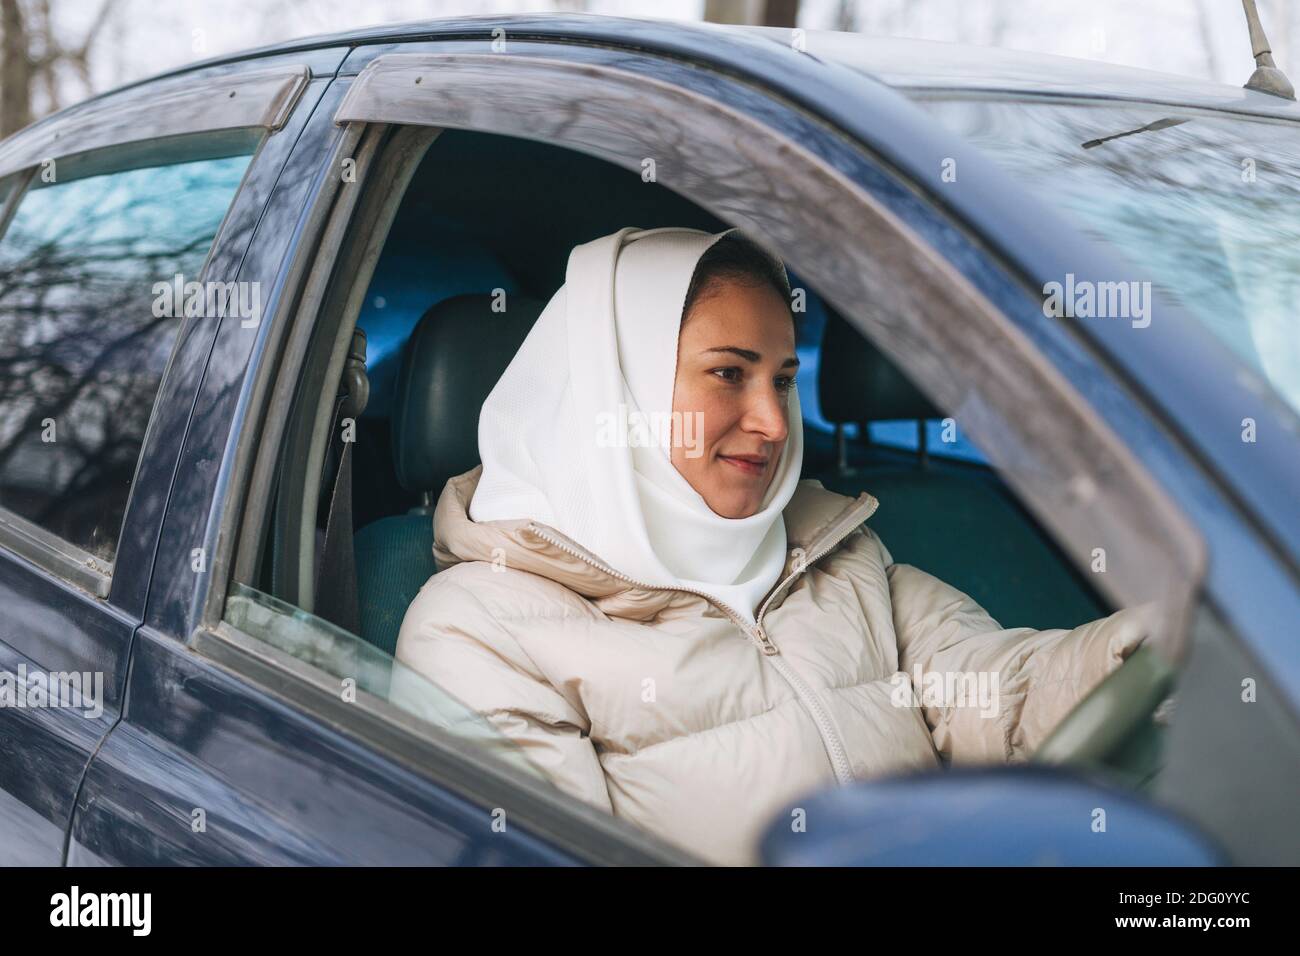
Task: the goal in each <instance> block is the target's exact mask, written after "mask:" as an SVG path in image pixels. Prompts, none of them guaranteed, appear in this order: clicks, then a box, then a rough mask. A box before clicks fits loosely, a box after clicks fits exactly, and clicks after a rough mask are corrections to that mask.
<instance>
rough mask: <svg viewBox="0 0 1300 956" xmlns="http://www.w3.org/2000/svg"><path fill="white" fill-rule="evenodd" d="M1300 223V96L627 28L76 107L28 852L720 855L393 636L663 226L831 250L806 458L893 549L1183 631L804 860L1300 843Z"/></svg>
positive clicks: (839, 41) (38, 200) (816, 255)
mask: <svg viewBox="0 0 1300 956" xmlns="http://www.w3.org/2000/svg"><path fill="white" fill-rule="evenodd" d="M1297 210H1300V106H1297V104H1296V102H1295V101H1294V100H1291V99H1287V98H1285V97H1283V96H1279V95H1275V94H1270V93H1268V92H1262V91H1259V90H1255V89H1243V88H1236V87H1229V86H1223V85H1218V84H1209V83H1203V82H1199V81H1194V80H1189V79H1184V78H1179V77H1170V76H1165V75H1162V74H1157V73H1150V72H1146V71H1142V70H1135V69H1128V68H1121V67H1117V66H1108V65H1102V64H1097V63H1085V62H1076V61H1071V60H1066V59H1059V58H1052V57H1045V56H1036V55H1032V54H1024V53H1012V52H1008V51H997V50H980V49H975V48H966V47H962V46H956V45H948V44H934V43H924V42H919V41H908V40H874V39H869V38H866V37H861V36H856V35H850V34H840V33H821V32H816V31H807V32H805V31H799V30H795V31H791V30H781V29H773V28H753V27H721V26H715V25H705V24H685V23H669V22H666V21H656V20H632V19H622V18H606V17H595V16H585V15H550V16H543V15H511V16H500V17H495V16H494V17H466V18H457V19H446V20H437V21H431V22H426V23H415V24H407V25H401V26H393V27H377V28H372V29H367V30H362V31H357V32H353V33H347V34H339V35H334V36H325V37H315V38H310V39H305V40H300V41H295V42H291V43H285V44H281V45H278V46H275V47H272V48H267V49H260V50H255V51H252V52H248V53H245V54H242V55H239V56H232V57H228V58H223V59H220V60H214V61H208V62H204V63H200V64H197V65H194V66H192V67H189V68H186V69H183V70H180V71H177V72H173V73H169V74H166V75H163V76H159V77H156V78H154V79H150V80H148V81H145V82H141V83H137V84H134V85H131V86H127V87H124V88H122V89H119V90H116V91H113V92H111V93H107V94H105V95H102V96H99V97H96V98H94V99H91V100H89V101H87V102H84V103H81V104H79V105H77V106H74V107H71V108H69V109H66V110H63V111H62V112H59V113H57V114H55V115H53V116H50V117H48V118H46V119H44V120H41V121H40V122H38V123H35V124H34V125H32V126H30V127H28V128H27V129H25V130H22V131H20V132H19V133H17V134H15V135H13V136H12V137H10V138H8V139H7V140H5V141H4V142H3V143H0V609H2V610H0V620H2V621H3V628H2V629H0V864H3V865H60V864H66V865H73V866H82V865H150V864H203V865H213V864H216V865H222V864H225V865H230V864H233V865H243V864H455V865H491V864H516V865H572V864H606V865H608V864H683V865H690V864H693V863H698V862H699V860H698V859H697V858H696V857H694V856H693V855H692V854H691V853H690V852H689V850H688V849H687V848H680V847H677V846H673V845H669V844H668V843H666V842H664V841H662V840H660V839H658V838H656V837H654V836H653V835H651V834H648V833H646V832H643V831H642V830H640V829H638V828H636V827H634V826H632V825H631V824H629V823H627V822H626V821H624V820H621V819H618V818H615V817H612V816H609V815H607V814H604V813H602V812H600V811H598V810H596V809H594V808H592V807H589V806H585V805H583V804H581V803H580V802H579V801H575V800H574V799H572V798H570V797H568V796H566V795H565V794H564V793H562V792H561V791H560V790H558V789H557V788H556V787H555V786H554V785H553V784H552V783H551V782H550V780H549V779H548V777H547V774H546V772H545V771H544V769H542V768H540V767H538V766H535V765H534V764H533V763H532V762H531V761H530V759H529V757H528V755H527V754H526V753H524V752H522V751H521V750H520V749H519V748H517V747H516V746H514V745H513V744H512V743H511V741H510V740H509V739H507V738H506V737H505V736H503V735H502V734H501V733H500V732H498V731H497V730H496V729H495V728H494V726H493V725H492V724H491V722H490V721H488V720H487V719H486V718H485V717H484V716H483V715H480V714H476V713H474V712H473V711H471V710H469V709H468V708H467V707H465V706H464V705H462V704H461V703H460V702H458V701H457V700H455V699H454V697H452V696H451V695H450V694H448V693H446V692H445V691H442V690H441V689H440V688H439V687H437V686H436V685H435V684H433V683H431V682H429V681H427V680H426V679H425V678H424V677H422V676H420V675H417V674H415V673H413V672H411V671H409V670H407V669H406V668H404V667H403V666H401V665H400V664H397V663H396V662H395V661H394V658H393V651H394V648H395V644H396V640H397V630H398V626H399V625H400V623H401V621H402V617H403V614H404V613H405V610H406V608H407V606H408V605H409V603H410V602H411V600H412V599H413V597H414V596H415V593H416V592H417V591H418V590H419V588H420V586H421V585H422V584H423V583H424V582H425V581H426V580H428V578H429V577H430V576H431V575H433V574H434V573H436V571H437V568H436V567H435V564H434V558H433V554H432V534H433V528H432V518H431V516H432V510H433V504H434V503H435V502H436V500H437V497H438V495H439V493H440V492H441V490H442V488H443V486H444V485H445V483H446V482H447V480H448V479H449V478H450V477H452V476H454V475H458V474H461V473H463V472H465V471H467V470H469V469H470V468H472V467H473V466H474V465H475V464H477V424H478V410H479V407H480V406H481V404H482V402H483V400H484V399H485V397H486V396H487V394H488V392H489V391H490V389H491V388H492V386H493V384H494V383H495V382H496V380H497V378H498V376H500V374H501V372H502V371H503V370H504V368H505V366H506V364H507V363H508V362H509V361H510V358H511V357H512V355H513V354H514V352H515V350H516V349H517V348H518V347H519V345H520V343H521V342H522V340H523V337H524V336H525V335H526V334H527V332H528V330H529V328H530V324H531V322H532V320H533V319H535V318H536V316H537V315H538V314H539V312H540V310H541V308H542V306H543V304H544V303H545V302H546V300H547V299H548V298H549V296H550V295H551V294H552V293H553V292H554V291H555V289H556V288H558V287H559V285H560V284H561V283H562V282H563V280H564V267H565V263H566V259H567V255H568V251H569V250H570V249H571V248H572V247H573V246H575V245H577V244H579V243H583V242H586V241H589V240H590V239H593V238H595V237H597V236H601V235H606V234H609V233H611V232H614V231H616V230H617V229H620V228H622V227H624V226H628V225H635V226H638V227H641V228H652V227H656V226H668V225H672V226H692V227H697V228H701V229H707V230H710V231H714V232H716V231H720V230H721V229H724V228H728V227H731V226H737V227H740V228H742V229H744V230H746V231H747V232H749V233H751V234H753V235H755V236H761V237H763V238H764V239H765V240H766V241H767V242H768V243H770V244H771V246H772V247H773V248H774V249H775V250H776V251H777V252H779V253H780V254H781V256H782V257H783V258H784V260H785V261H786V263H787V264H788V265H789V268H790V272H791V280H792V283H793V284H794V285H795V286H796V288H797V289H798V290H799V291H800V292H801V293H802V295H803V297H804V301H803V303H802V305H803V311H802V315H800V316H799V320H798V344H799V350H800V353H801V357H802V359H803V360H804V368H805V372H804V373H803V374H802V375H801V376H800V382H799V388H800V390H801V393H802V402H801V404H802V406H803V408H804V413H805V436H806V437H805V442H806V447H807V450H806V460H805V465H804V471H805V477H809V478H817V479H820V480H821V481H822V483H823V484H824V485H825V486H826V487H828V488H831V489H833V490H835V491H838V492H842V493H846V494H854V495H856V494H857V493H858V492H860V491H863V490H867V491H870V492H871V493H872V494H873V495H875V496H876V497H877V498H878V499H879V500H880V501H881V507H880V509H879V511H878V513H877V514H876V515H875V516H873V517H872V518H871V519H870V520H871V524H872V527H873V528H875V530H876V531H878V532H879V533H880V535H881V537H882V538H883V539H884V540H886V541H888V542H889V546H890V549H891V551H892V552H893V557H894V558H895V560H897V561H902V562H907V563H910V564H914V565H917V566H919V567H921V568H923V569H925V570H927V571H929V572H931V573H933V574H935V575H937V576H939V577H940V578H942V579H944V580H945V581H948V582H950V583H952V584H953V585H954V586H956V587H958V588H959V589H961V590H962V591H964V592H966V593H967V594H969V595H971V596H972V597H973V598H975V599H976V600H977V601H978V602H979V603H980V604H981V605H982V606H983V607H984V608H986V609H987V610H988V611H989V613H990V614H991V615H992V616H993V617H995V618H996V619H997V620H998V621H999V622H1000V623H1001V624H1002V625H1003V626H1006V627H1011V626H1022V625H1023V626H1030V627H1039V628H1042V627H1074V626H1076V625H1078V624H1080V623H1083V622H1086V621H1089V620H1092V619H1094V618H1097V617H1100V616H1102V615H1105V614H1108V613H1110V612H1111V611H1113V610H1115V609H1118V608H1121V607H1127V606H1133V605H1138V604H1143V603H1147V602H1157V603H1158V604H1159V606H1160V608H1161V610H1162V614H1161V619H1162V625H1161V628H1160V629H1159V631H1158V632H1157V633H1155V634H1152V635H1151V636H1150V637H1149V639H1148V640H1147V642H1146V644H1145V645H1144V646H1143V648H1142V650H1141V651H1140V652H1139V653H1136V654H1134V655H1133V656H1132V657H1131V658H1130V659H1129V660H1128V661H1127V662H1126V663H1125V664H1124V666H1123V667H1121V668H1119V669H1118V670H1117V671H1116V672H1115V673H1114V674H1113V675H1111V676H1110V677H1109V678H1108V679H1106V680H1105V681H1104V682H1103V683H1102V684H1101V685H1099V686H1098V687H1097V688H1096V689H1095V690H1094V691H1092V692H1091V693H1090V694H1089V695H1088V696H1087V697H1086V698H1085V699H1084V700H1083V701H1082V703H1080V704H1079V706H1078V707H1077V708H1076V709H1075V710H1074V711H1073V712H1071V713H1070V714H1069V716H1067V717H1066V718H1065V720H1064V721H1063V722H1062V723H1061V724H1060V725H1059V726H1058V727H1057V728H1056V729H1055V730H1054V732H1053V734H1052V736H1051V737H1050V738H1049V739H1048V741H1047V742H1046V743H1045V744H1044V745H1043V747H1042V748H1040V750H1039V751H1038V752H1037V753H1036V754H1035V756H1034V759H1033V761H1032V762H1031V764H1030V765H1029V766H1020V767H1006V766H1002V767H951V768H943V769H942V770H939V771H936V772H931V773H929V774H925V775H920V776H914V777H900V778H892V779H887V780H863V781H859V782H857V783H855V784H853V785H851V786H848V787H842V788H836V789H833V790H831V791H827V792H824V793H816V794H809V795H808V796H807V800H806V801H803V802H801V806H802V807H804V808H805V809H806V808H809V807H814V806H815V807H817V808H818V810H817V816H816V819H817V821H818V826H817V827H816V828H814V830H813V831H809V832H806V833H804V832H794V831H793V830H792V828H791V826H790V824H789V819H790V817H789V815H788V814H783V815H781V816H780V817H778V818H777V819H775V820H774V821H773V823H772V828H771V830H770V831H769V832H768V833H767V835H766V837H765V838H764V840H763V843H762V847H761V851H762V856H763V859H764V860H765V861H766V862H768V863H770V864H774V865H781V864H814V865H815V864H827V863H832V864H892V863H922V864H952V863H1026V864H1030V863H1042V862H1055V863H1083V864H1106V863H1109V864H1141V863H1188V864H1200V863H1211V864H1213V863H1232V864H1257V863H1265V864H1269V863H1285V864H1292V865H1294V864H1297V863H1300V800H1298V799H1297V796H1298V795H1300V335H1298V334H1297V328H1298V327H1297V325H1296V319H1295V317H1296V306H1295V303H1296V301H1297V299H1298V298H1300V295H1298V294H1300V213H1298V212H1297ZM506 296H508V297H510V300H511V303H512V307H511V309H510V310H509V311H508V312H505V311H501V310H499V309H497V308H494V303H496V302H498V301H499V300H500V299H501V298H502V297H506ZM399 683H401V685H402V687H403V688H404V691H405V692H404V693H402V694H401V695H397V694H394V693H392V691H393V688H394V687H395V686H397V685H398V684H399ZM413 687H416V688H419V689H420V692H419V693H414V694H413V693H410V690H411V688H413ZM399 699H400V701H401V702H402V703H398V701H399ZM412 700H414V701H417V702H418V704H412V703H411V701H412ZM1098 808H1104V809H1105V811H1106V813H1105V814H1104V816H1105V817H1106V821H1107V822H1106V823H1105V824H1104V825H1103V826H1102V827H1101V831H1105V832H1109V833H1112V834H1117V835H1118V836H1119V837H1120V839H1113V840H1106V841H1100V840H1098V839H1097V834H1098V832H1101V831H1099V829H1098V826H1097V820H1098V817H1097V812H1096V811H1097V809H1098ZM886 837H887V838H886Z"/></svg>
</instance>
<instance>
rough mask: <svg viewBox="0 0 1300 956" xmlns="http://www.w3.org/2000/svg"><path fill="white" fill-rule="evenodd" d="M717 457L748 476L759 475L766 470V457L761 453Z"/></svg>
mask: <svg viewBox="0 0 1300 956" xmlns="http://www.w3.org/2000/svg"><path fill="white" fill-rule="evenodd" d="M718 458H719V459H720V460H722V461H724V462H726V463H727V464H728V465H731V467H733V468H737V469H739V470H740V471H741V473H743V474H746V475H749V476H750V477H756V476H758V475H761V474H763V472H764V471H766V470H767V459H766V458H764V457H763V456H762V455H719V456H718Z"/></svg>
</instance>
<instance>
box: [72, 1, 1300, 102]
mask: <svg viewBox="0 0 1300 956" xmlns="http://www.w3.org/2000/svg"><path fill="white" fill-rule="evenodd" d="M495 27H502V28H503V29H505V31H506V34H507V35H508V36H513V37H514V38H516V39H522V40H528V39H543V40H549V41H552V42H554V41H563V40H566V39H569V40H574V41H578V42H596V43H601V44H607V45H619V44H620V43H622V44H624V45H628V46H635V47H637V48H640V49H648V50H662V51H671V52H675V53H677V54H679V55H680V54H681V53H682V51H683V49H684V47H683V46H682V45H680V44H678V43H675V42H674V40H688V39H690V38H692V37H693V38H694V39H695V40H696V41H698V39H699V34H700V32H701V31H706V32H708V33H710V38H709V39H710V41H711V42H715V43H721V44H724V45H728V46H732V47H734V48H739V49H741V50H743V49H745V48H746V47H749V48H752V46H753V44H754V41H755V40H758V41H761V42H765V43H771V44H776V45H780V46H781V47H783V48H785V49H788V50H791V52H792V55H794V44H793V31H791V30H790V29H787V28H783V27H762V26H749V25H734V24H718V23H705V22H699V21H684V20H666V19H661V18H655V17H623V16H618V17H613V16H604V15H600V14H589V13H524V14H499V15H497V14H476V15H472V16H461V17H445V18H440V19H434V20H417V21H410V22H405V23H393V24H380V25H376V26H371V27H360V28H357V29H352V30H345V31H341V32H338V33H330V34H321V35H317V36H309V37H301V38H296V39H293V40H287V41H284V42H281V43H276V44H273V45H270V46H264V47H259V48H256V49H251V50H246V51H241V52H239V53H234V54H228V55H224V56H219V57H214V58H211V59H207V60H202V61H199V62H196V63H191V64H187V65H185V66H183V67H179V68H177V69H175V70H171V71H167V72H165V73H161V74H158V75H156V76H151V77H147V78H145V79H142V80H139V81H137V82H135V83H130V84H126V85H125V86H123V87H119V88H118V89H116V90H110V91H108V92H106V93H102V94H100V95H99V96H96V97H93V98H92V99H100V98H101V97H104V96H108V95H111V94H112V93H116V92H118V91H119V90H122V89H127V88H130V87H134V86H139V85H142V84H146V83H149V82H151V81H153V80H156V79H160V78H162V77H165V76H177V75H181V74H184V73H188V72H190V71H192V70H199V69H203V68H206V67H212V66H222V65H230V64H236V63H239V62H242V61H252V60H256V59H260V58H262V57H267V56H274V55H279V54H287V53H293V52H300V51H307V50H314V49H323V48H328V47H340V46H360V45H364V44H371V43H398V42H404V41H405V42H411V41H418V40H437V39H475V38H487V37H489V36H491V30H492V29H493V28H495ZM802 43H803V47H802V49H801V50H800V51H799V55H804V56H808V57H810V58H811V59H813V60H816V61H818V62H821V63H824V64H827V65H833V66H834V67H837V68H846V69H849V70H851V71H853V72H854V73H855V74H858V75H861V76H865V77H869V78H871V79H874V80H877V81H879V82H882V83H885V84H887V85H889V86H892V87H895V88H898V89H900V90H904V91H912V92H917V91H948V92H953V93H962V94H1004V95H1015V96H1051V97H1065V98H1084V99H1113V100H1126V101H1134V102H1149V103H1161V104H1166V105H1177V106H1185V107H1192V108H1204V109H1217V110H1227V111H1229V112H1236V113H1246V114H1252V115H1257V116H1271V117H1276V118H1285V119H1292V120H1300V105H1297V103H1296V102H1295V101H1292V100H1284V99H1282V98H1280V97H1276V96H1271V95H1269V94H1267V93H1260V92H1257V91H1255V90H1247V89H1244V88H1242V87H1238V86H1233V85H1231V84H1226V83H1215V82H1211V81H1208V80H1201V79H1197V78H1194V77H1186V76H1179V75H1176V74H1171V73H1161V72H1158V71H1155V70H1145V69H1139V68H1136V67H1130V66H1121V65H1118V64H1114V63H1103V62H1100V61H1096V60H1080V59H1075V58H1072V57H1064V56H1054V55H1049V54H1043V53H1032V52H1026V51H1021V50H1008V49H1003V48H999V47H981V46H974V45H970V44H963V43H944V42H938V41H933V40H914V39H904V38H892V37H873V36H866V35H864V34H860V33H843V32H837V31H833V30H803V31H802ZM691 48H692V52H693V53H695V54H696V55H698V52H699V50H700V49H701V47H699V45H698V43H697V44H694V45H691ZM703 49H705V50H707V49H708V47H707V46H706V47H704V48H703ZM731 52H733V53H734V52H736V50H735V49H733V50H732V51H731ZM720 58H721V57H720ZM758 78H759V79H761V76H759V77H758ZM83 102H85V101H83ZM78 105H79V104H78Z"/></svg>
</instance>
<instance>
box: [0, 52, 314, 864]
mask: <svg viewBox="0 0 1300 956" xmlns="http://www.w3.org/2000/svg"><path fill="white" fill-rule="evenodd" d="M213 79H216V78H215V77H214V78H213ZM305 80H306V74H305V70H302V69H298V70H290V71H288V72H285V71H283V70H282V71H279V72H276V71H271V72H270V73H267V72H265V71H263V72H259V73H258V74H257V75H256V76H254V77H252V78H249V77H241V78H237V79H236V78H229V77H226V78H222V79H219V80H218V81H217V86H219V87H220V88H219V89H218V88H217V87H214V86H207V87H204V86H203V85H201V84H200V85H197V86H196V85H195V84H194V83H193V82H192V81H191V80H181V81H179V82H177V81H171V82H163V83H160V84H158V85H157V87H156V88H154V87H147V88H144V89H143V90H140V89H137V90H136V91H133V92H131V93H128V94H126V95H122V96H116V97H108V98H106V99H102V100H97V101H91V102H90V103H88V104H86V105H84V106H81V107H78V108H74V109H72V110H69V111H66V112H65V113H62V114H59V115H57V116H55V117H52V118H51V119H49V120H47V121H45V122H42V123H39V124H37V125H35V126H34V127H31V128H30V129H28V130H26V131H24V132H22V133H20V134H18V135H16V136H14V137H11V138H10V139H9V140H7V141H6V142H5V143H4V144H3V145H0V195H3V197H4V198H3V206H2V208H3V212H0V232H2V233H3V234H2V235H0V276H2V277H3V279H2V280H0V366H2V368H0V416H2V417H3V418H4V420H5V422H6V424H5V427H4V429H3V437H2V438H0V602H3V606H4V609H5V610H4V614H3V621H4V627H3V631H0V865H12V864H43V865H51V864H54V865H57V864H59V863H61V862H62V861H63V857H64V852H65V847H66V839H67V831H68V828H69V825H70V822H71V817H72V808H73V804H74V801H75V797H76V793H77V788H78V786H79V785H80V782H81V779H82V775H83V773H84V771H85V768H86V766H87V763H88V761H89V759H90V756H91V754H92V753H93V752H94V750H95V748H96V747H97V746H98V745H99V743H100V742H101V741H102V739H103V738H104V736H105V735H106V734H107V733H108V731H109V729H110V728H111V727H112V725H113V723H114V722H115V721H116V720H117V719H118V717H119V716H120V713H121V710H122V704H123V698H124V692H125V684H126V673H127V663H128V659H129V651H130V645H131V639H132V636H133V634H134V631H135V628H136V627H137V626H138V624H139V622H140V621H141V620H142V618H143V614H144V603H145V595H146V594H147V589H148V582H149V574H150V570H151V568H152V563H153V562H152V558H153V548H154V544H155V542H156V539H157V534H158V530H159V517H160V514H161V509H162V504H163V502H164V501H165V500H166V494H167V490H168V482H169V479H170V475H171V472H172V469H173V468H174V464H175V456H176V452H177V450H178V449H177V448H176V447H175V444H174V442H173V443H170V444H169V442H168V440H167V436H168V435H171V434H174V433H175V431H176V430H177V429H183V427H184V421H185V419H186V417H187V414H188V407H189V404H190V402H191V401H192V396H193V390H192V388H190V387H188V386H185V385H183V384H178V381H177V376H176V375H175V374H173V373H174V370H175V360H174V356H175V353H176V351H177V350H178V348H179V346H180V343H181V342H182V341H183V339H184V335H183V334H182V331H181V327H182V325H183V323H184V315H185V313H184V302H183V299H178V298H176V297H175V296H174V295H173V292H174V291H175V292H179V291H180V290H181V288H183V286H184V283H185V282H186V281H192V280H194V279H197V278H198V277H199V276H200V274H201V273H202V270H203V268H204V264H205V261H206V260H207V259H208V255H209V250H210V249H211V248H212V245H213V241H214V239H215V238H216V237H217V235H218V233H225V234H226V235H227V237H229V234H230V233H231V232H232V230H237V228H238V218H237V216H230V217H228V216H227V212H228V210H230V208H231V204H232V201H233V200H234V199H235V197H236V194H237V193H238V191H239V190H240V186H241V183H242V182H243V181H244V178H245V173H246V171H247V169H248V166H249V161H250V159H251V157H252V156H253V154H254V152H255V151H256V150H257V149H258V147H259V145H260V143H261V140H262V135H263V134H264V133H265V132H266V130H267V129H270V128H272V127H274V126H277V125H279V124H280V123H281V122H282V119H283V113H284V112H286V111H285V109H284V107H285V105H286V104H287V103H288V102H291V101H292V99H293V98H295V97H296V96H297V94H298V93H299V92H301V86H302V85H303V84H304V83H305ZM209 82H211V80H210V81H209ZM236 97H238V98H239V99H238V102H237V105H235V104H234V103H232V102H231V101H232V100H234V99H235V98H236ZM219 99H220V100H225V101H226V102H225V103H221V102H215V105H214V106H213V108H212V109H211V110H210V111H209V112H208V113H207V114H206V115H205V116H203V117H201V118H198V119H197V122H196V117H198V114H197V113H195V112H193V111H194V110H195V109H196V108H197V107H200V106H202V105H204V104H214V101H217V100H219ZM160 102H163V103H170V104H171V105H173V106H174V107H175V109H176V110H178V111H180V112H166V113H165V115H158V114H157V113H155V112H154V110H155V109H156V108H157V107H158V105H159V103H160ZM187 108H188V110H189V111H188V112H186V111H185V110H186V109H187ZM226 123H229V124H230V125H229V126H228V127H227V126H226ZM223 127H224V128H223ZM228 241H229V239H228ZM236 241H237V240H236ZM179 277H185V278H183V279H182V278H179ZM178 280H179V282H180V285H179V286H176V287H175V288H174V287H173V283H175V282H177V281H178ZM163 290H165V291H166V292H167V295H165V296H163V295H160V292H162V291H163ZM164 300H165V301H164Z"/></svg>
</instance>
